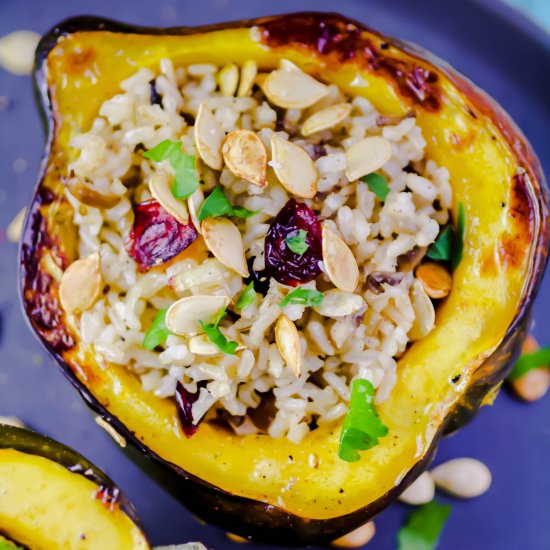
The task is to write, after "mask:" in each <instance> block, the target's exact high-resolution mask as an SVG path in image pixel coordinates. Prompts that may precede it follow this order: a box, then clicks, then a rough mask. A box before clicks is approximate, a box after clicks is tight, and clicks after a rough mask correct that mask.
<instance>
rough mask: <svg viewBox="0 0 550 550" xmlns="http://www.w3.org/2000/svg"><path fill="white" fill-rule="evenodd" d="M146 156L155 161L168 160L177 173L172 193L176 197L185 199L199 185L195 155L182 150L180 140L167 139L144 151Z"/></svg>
mask: <svg viewBox="0 0 550 550" xmlns="http://www.w3.org/2000/svg"><path fill="white" fill-rule="evenodd" d="M143 156H144V157H145V158H148V159H150V160H152V161H154V162H161V161H163V160H167V161H168V162H169V163H170V166H172V169H173V170H174V172H175V173H176V176H175V177H174V183H173V184H172V195H174V197H176V199H185V198H187V197H188V196H189V195H192V194H193V193H194V192H195V191H196V190H197V189H198V187H199V180H198V178H197V172H196V170H195V157H194V156H192V155H186V154H185V153H184V152H183V151H182V150H181V143H180V142H179V141H172V140H170V139H165V140H164V141H161V142H160V143H159V144H158V145H157V146H156V147H153V148H152V149H150V150H149V151H145V153H143Z"/></svg>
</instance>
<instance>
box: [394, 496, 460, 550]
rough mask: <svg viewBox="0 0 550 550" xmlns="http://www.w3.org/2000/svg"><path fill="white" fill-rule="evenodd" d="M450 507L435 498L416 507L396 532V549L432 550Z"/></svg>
mask: <svg viewBox="0 0 550 550" xmlns="http://www.w3.org/2000/svg"><path fill="white" fill-rule="evenodd" d="M450 513H451V507H450V506H445V505H443V504H439V503H438V502H436V501H435V500H434V501H432V502H428V504H424V506H421V507H420V508H417V509H416V510H415V511H414V512H412V514H410V515H409V517H408V518H407V521H406V522H405V524H404V525H403V526H402V527H401V529H399V532H398V533H397V550H433V549H434V548H436V546H437V543H438V541H439V536H440V534H441V531H442V529H443V527H444V526H445V522H446V521H447V518H448V517H449V514H450Z"/></svg>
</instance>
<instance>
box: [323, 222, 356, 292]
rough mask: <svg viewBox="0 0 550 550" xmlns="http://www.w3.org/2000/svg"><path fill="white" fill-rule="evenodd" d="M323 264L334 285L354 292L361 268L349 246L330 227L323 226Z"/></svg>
mask: <svg viewBox="0 0 550 550" xmlns="http://www.w3.org/2000/svg"><path fill="white" fill-rule="evenodd" d="M322 238H323V247H322V248H323V263H324V264H325V269H326V271H327V275H328V276H329V279H330V280H331V281H332V284H333V285H334V286H335V287H336V288H339V289H340V290H344V291H346V292H353V291H354V290H355V287H356V286H357V283H358V282H359V267H358V266H357V261H356V260H355V256H354V255H353V252H352V251H351V250H350V249H349V247H348V245H347V244H346V243H345V242H344V241H343V240H342V239H341V238H340V237H338V235H336V233H334V231H332V230H331V229H330V228H329V227H328V225H323V236H322Z"/></svg>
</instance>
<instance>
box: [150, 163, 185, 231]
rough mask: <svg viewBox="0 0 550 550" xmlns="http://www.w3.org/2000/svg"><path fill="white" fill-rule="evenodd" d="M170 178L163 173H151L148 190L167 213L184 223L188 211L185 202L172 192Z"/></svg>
mask: <svg viewBox="0 0 550 550" xmlns="http://www.w3.org/2000/svg"><path fill="white" fill-rule="evenodd" d="M171 179H172V178H170V177H168V176H166V175H164V174H153V175H152V176H151V179H150V180H149V191H150V192H151V195H152V196H153V198H154V199H156V200H157V201H158V202H159V204H160V205H161V206H162V208H164V210H166V212H168V214H170V215H172V216H174V218H176V220H178V221H179V222H181V223H184V224H185V223H187V222H188V221H189V212H188V211H187V206H186V204H185V202H184V201H182V200H180V199H176V197H174V195H173V194H172V185H171Z"/></svg>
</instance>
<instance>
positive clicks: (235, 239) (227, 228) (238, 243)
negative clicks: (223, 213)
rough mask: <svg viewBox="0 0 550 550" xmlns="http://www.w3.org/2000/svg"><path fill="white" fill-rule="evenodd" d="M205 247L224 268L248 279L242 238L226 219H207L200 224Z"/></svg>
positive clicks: (232, 224)
mask: <svg viewBox="0 0 550 550" xmlns="http://www.w3.org/2000/svg"><path fill="white" fill-rule="evenodd" d="M201 229H202V236H203V238H204V242H205V244H206V247H207V248H208V250H210V252H212V254H214V256H215V257H216V258H217V259H218V260H219V261H220V262H221V263H222V264H223V265H225V266H226V267H229V268H230V269H233V270H234V271H236V272H237V273H238V274H239V275H240V276H241V277H248V275H249V273H248V267H247V265H246V258H245V255H244V244H243V238H242V236H241V233H240V231H239V230H238V228H237V226H236V225H235V224H234V223H233V222H232V221H230V220H228V219H227V218H207V219H206V220H204V221H203V222H202V223H201Z"/></svg>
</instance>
